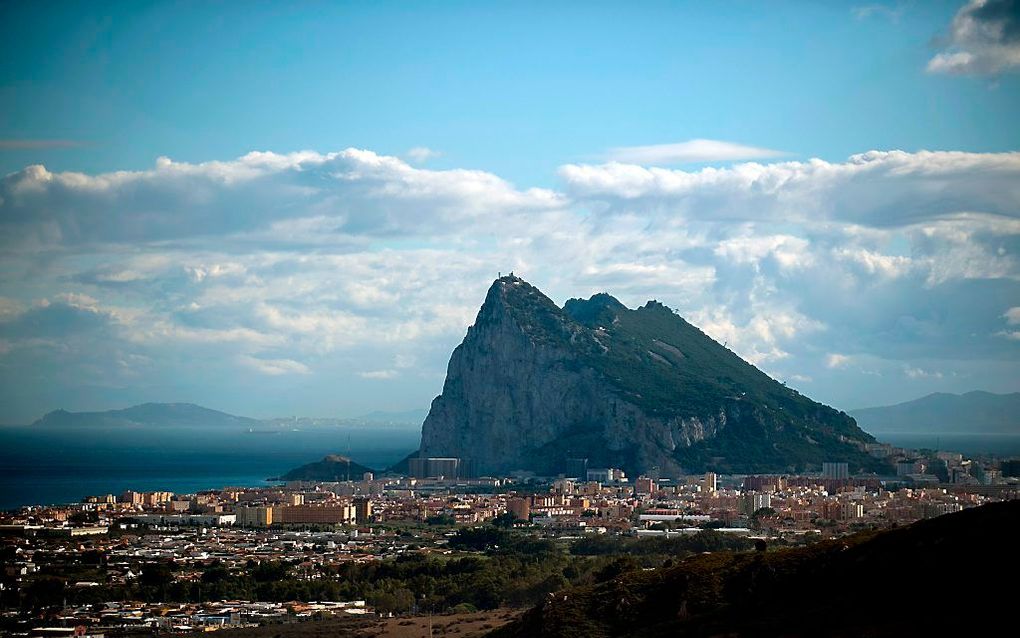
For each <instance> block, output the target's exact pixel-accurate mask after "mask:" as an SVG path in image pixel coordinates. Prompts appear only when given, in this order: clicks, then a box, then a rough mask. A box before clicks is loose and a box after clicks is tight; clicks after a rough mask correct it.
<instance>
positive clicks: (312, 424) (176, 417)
mask: <svg viewBox="0 0 1020 638" xmlns="http://www.w3.org/2000/svg"><path fill="white" fill-rule="evenodd" d="M425 414H426V412H425V410H410V411H405V412H378V411H377V412H371V413H369V414H366V415H364V416H361V417H353V418H317V417H278V418H273V419H252V418H249V417H243V416H235V415H233V414H227V413H226V412H220V411H219V410H211V409H209V408H204V407H202V406H200V405H195V404H193V403H143V404H141V405H136V406H132V407H130V408H124V409H120V410H105V411H101V412H69V411H67V410H54V411H53V412H50V413H48V414H46V415H45V416H43V417H42V418H41V419H38V420H36V421H35V422H34V423H32V425H31V427H33V428H46V429H51V428H77V429H90V428H162V429H170V428H219V429H222V428H244V429H250V430H257V431H274V430H280V429H294V428H298V429H302V428H304V429H308V428H316V427H394V428H397V427H406V428H416V427H421V423H422V421H423V420H424V419H425Z"/></svg>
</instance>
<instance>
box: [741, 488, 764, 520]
mask: <svg viewBox="0 0 1020 638" xmlns="http://www.w3.org/2000/svg"><path fill="white" fill-rule="evenodd" d="M763 507H772V495H771V494H768V493H765V492H749V493H747V494H744V495H743V496H742V497H741V499H740V513H741V514H746V515H748V516H750V515H752V514H754V513H755V512H757V511H758V510H760V509H762V508H763Z"/></svg>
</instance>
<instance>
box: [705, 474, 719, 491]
mask: <svg viewBox="0 0 1020 638" xmlns="http://www.w3.org/2000/svg"><path fill="white" fill-rule="evenodd" d="M716 479H717V477H716V475H715V472H705V491H706V492H708V493H709V494H714V493H715V491H716V490H717V489H718V482H717V480H716Z"/></svg>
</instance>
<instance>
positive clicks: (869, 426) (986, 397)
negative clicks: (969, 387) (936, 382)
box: [850, 391, 1020, 435]
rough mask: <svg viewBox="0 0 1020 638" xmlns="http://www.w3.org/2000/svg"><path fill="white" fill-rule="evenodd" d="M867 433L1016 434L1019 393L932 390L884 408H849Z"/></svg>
mask: <svg viewBox="0 0 1020 638" xmlns="http://www.w3.org/2000/svg"><path fill="white" fill-rule="evenodd" d="M850 414H851V416H853V417H854V418H855V419H857V423H858V425H860V426H861V427H862V428H864V429H865V430H866V431H868V432H870V433H871V434H875V435H879V434H882V433H884V432H897V433H918V434H951V433H953V434H1020V392H1014V393H1012V394H993V393H991V392H980V391H979V392H968V393H966V394H947V393H942V392H939V393H935V394H929V395H928V396H926V397H921V398H920V399H915V400H913V401H907V402H906V403H898V404H896V405H889V406H884V407H875V408H863V409H860V410H852V411H851V412H850Z"/></svg>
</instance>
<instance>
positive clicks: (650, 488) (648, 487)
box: [634, 476, 656, 494]
mask: <svg viewBox="0 0 1020 638" xmlns="http://www.w3.org/2000/svg"><path fill="white" fill-rule="evenodd" d="M655 488H656V485H655V481H653V480H652V479H651V478H649V477H647V476H639V477H637V478H636V479H634V493H635V494H651V493H653V492H654V491H655Z"/></svg>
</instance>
